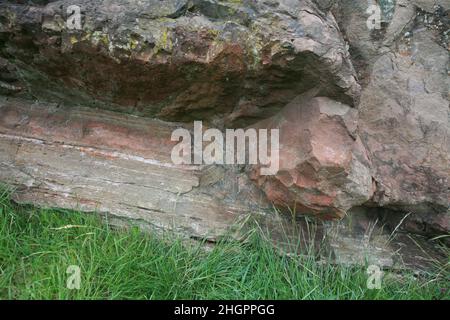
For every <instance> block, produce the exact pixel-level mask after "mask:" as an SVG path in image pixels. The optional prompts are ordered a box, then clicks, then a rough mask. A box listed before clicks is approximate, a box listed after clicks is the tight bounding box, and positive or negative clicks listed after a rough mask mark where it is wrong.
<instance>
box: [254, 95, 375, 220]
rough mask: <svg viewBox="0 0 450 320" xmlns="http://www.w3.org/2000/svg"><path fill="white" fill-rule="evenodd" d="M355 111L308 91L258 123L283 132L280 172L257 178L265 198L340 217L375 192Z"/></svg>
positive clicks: (282, 204) (303, 211) (328, 216)
mask: <svg viewBox="0 0 450 320" xmlns="http://www.w3.org/2000/svg"><path fill="white" fill-rule="evenodd" d="M357 120H358V119H357V110H356V109H353V108H350V107H349V106H347V105H344V104H342V103H339V102H335V101H333V100H331V99H329V98H324V97H316V98H311V97H310V96H309V95H308V94H306V95H303V96H300V97H298V98H297V99H295V100H293V101H292V102H291V103H289V104H288V105H287V106H286V107H285V108H284V109H283V110H282V111H281V112H280V113H279V114H278V115H277V116H275V117H274V118H271V119H269V120H267V121H265V122H263V123H259V124H258V125H259V126H261V127H263V128H269V129H273V128H277V129H279V130H280V141H281V145H280V155H279V157H280V161H279V163H280V164H279V170H278V173H277V174H276V175H274V176H261V175H260V174H259V167H256V168H255V169H254V170H253V174H252V176H253V179H254V180H255V181H256V182H257V184H258V185H259V186H260V187H261V189H262V190H264V191H265V193H266V194H267V198H268V199H269V200H270V201H272V202H274V203H276V204H278V205H280V206H284V207H286V208H295V211H297V212H298V213H304V214H308V213H314V214H316V215H318V216H319V217H321V218H323V219H330V218H342V217H343V216H344V215H345V213H346V212H347V211H348V210H349V209H351V208H352V207H355V206H359V205H362V204H364V203H365V202H367V201H368V200H369V199H370V198H371V197H372V194H373V192H374V185H373V183H372V175H371V169H370V161H369V159H368V157H367V155H366V150H365V148H364V146H363V145H362V143H361V140H360V138H359V137H358V135H357V133H356V130H357Z"/></svg>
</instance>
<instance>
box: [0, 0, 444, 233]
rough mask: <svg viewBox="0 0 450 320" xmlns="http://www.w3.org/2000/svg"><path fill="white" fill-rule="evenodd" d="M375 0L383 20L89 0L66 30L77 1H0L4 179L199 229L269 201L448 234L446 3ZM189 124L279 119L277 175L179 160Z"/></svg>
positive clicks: (30, 195)
mask: <svg viewBox="0 0 450 320" xmlns="http://www.w3.org/2000/svg"><path fill="white" fill-rule="evenodd" d="M372 4H378V5H379V6H380V8H381V9H380V10H381V11H380V12H381V16H380V19H381V22H380V29H370V28H368V24H367V21H368V19H369V18H371V15H372V13H371V12H370V11H369V12H368V11H367V9H368V5H369V3H368V2H367V1H347V0H341V1H322V0H320V1H319V0H316V1H303V0H302V1H301V0H280V1H275V0H265V1H259V0H258V1H250V0H248V1H247V0H243V1H218V0H193V1H188V0H164V1H159V0H154V1H153V0H152V1H137V0H127V1H119V0H117V1H116V0H113V1H100V0H95V1H87V0H86V1H85V0H83V1H78V3H77V4H76V5H78V6H79V7H80V9H81V12H80V13H81V21H80V22H81V28H79V29H70V28H69V27H68V26H67V24H66V22H67V19H68V18H69V17H70V14H72V13H69V14H68V13H67V8H68V7H69V6H70V5H74V3H72V1H40V2H39V1H34V2H32V1H3V2H2V3H1V4H0V95H1V99H0V159H1V161H0V168H1V170H0V180H1V181H2V182H5V183H8V184H12V185H14V186H16V187H17V188H18V189H17V190H18V191H17V193H16V199H17V200H18V201H24V202H33V203H37V204H40V205H46V206H57V207H66V208H80V209H82V210H84V211H100V212H104V213H111V214H112V215H114V216H116V217H126V218H131V219H135V220H139V221H144V222H146V223H148V224H150V225H153V226H156V227H158V228H164V229H166V228H172V229H175V230H179V231H181V232H183V233H185V234H188V235H191V236H193V237H207V238H210V239H216V238H217V237H218V236H220V235H221V234H223V233H224V232H225V230H227V229H228V228H229V227H230V226H231V225H232V224H233V223H234V222H235V221H237V220H239V219H244V218H245V217H246V216H247V214H248V213H249V212H256V213H262V214H265V213H268V212H270V208H271V205H272V204H274V205H275V206H277V207H278V208H280V209H281V210H284V211H290V212H292V213H294V214H298V215H300V214H302V215H303V214H310V215H314V216H316V217H319V218H321V219H338V218H342V217H344V216H345V215H351V214H352V212H354V211H355V210H363V211H364V210H367V211H370V212H372V211H373V210H379V211H380V212H383V214H384V213H386V214H387V215H389V214H391V213H392V212H395V211H396V212H399V213H401V214H408V216H407V219H406V220H404V221H403V225H404V226H408V228H409V229H410V230H413V231H415V232H418V233H422V234H430V233H432V234H434V233H439V234H441V233H446V232H448V231H449V225H450V223H449V221H450V218H449V217H450V212H449V206H450V158H449V155H450V114H449V102H448V101H449V91H448V89H449V84H450V83H449V76H448V65H449V55H448V51H449V44H448V31H447V30H448V28H449V25H450V24H449V11H448V10H449V7H450V5H449V3H448V1H445V0H443V1H425V0H424V1H406V0H398V1H378V2H377V1H373V3H372ZM194 120H203V121H204V123H205V125H206V126H208V127H216V128H219V129H225V128H239V127H242V128H257V129H258V128H264V129H279V130H280V163H279V171H278V173H277V174H276V175H273V176H264V175H261V172H260V169H261V167H260V166H258V165H248V166H228V165H211V166H204V165H199V166H197V165H192V166H189V165H185V166H176V165H174V164H173V162H172V160H171V158H170V152H171V149H172V147H173V146H174V144H175V142H173V141H171V140H170V135H171V132H172V131H173V130H175V129H176V128H187V129H190V128H191V126H192V121H194ZM402 216H403V215H402ZM389 220H390V219H388V218H387V219H386V221H389ZM393 220H395V221H396V222H395V223H397V222H398V220H396V219H393ZM395 223H394V224H395Z"/></svg>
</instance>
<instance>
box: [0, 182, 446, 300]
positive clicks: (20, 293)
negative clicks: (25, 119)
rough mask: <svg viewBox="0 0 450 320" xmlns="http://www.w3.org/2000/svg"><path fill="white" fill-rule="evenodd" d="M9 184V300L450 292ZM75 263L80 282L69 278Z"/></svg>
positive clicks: (2, 279)
mask: <svg viewBox="0 0 450 320" xmlns="http://www.w3.org/2000/svg"><path fill="white" fill-rule="evenodd" d="M2 190H3V189H0V299H449V292H448V289H449V283H448V281H445V279H442V278H433V277H431V278H429V279H422V280H421V279H417V278H416V277H414V276H413V275H412V274H404V275H403V276H402V277H401V278H398V277H391V278H390V279H388V278H387V277H386V278H385V279H384V280H383V284H382V288H381V289H380V290H369V289H367V286H366V281H367V274H366V269H365V268H363V267H361V268H355V267H343V266H333V265H324V264H319V263H318V262H316V261H315V259H313V258H311V257H310V256H307V255H305V256H304V257H299V258H295V259H293V258H289V257H288V256H280V254H279V253H278V252H277V251H276V250H275V249H274V248H273V246H272V245H271V244H269V243H268V241H267V240H265V237H264V236H262V235H261V233H260V232H251V233H250V234H249V237H248V239H247V241H244V242H230V241H229V242H226V241H223V242H220V243H219V244H217V245H215V246H214V247H213V249H212V250H210V251H206V250H204V247H203V246H202V244H200V243H195V244H189V243H186V242H185V241H182V240H181V239H179V238H177V237H175V236H174V235H170V234H165V235H163V236H162V237H161V236H156V235H151V234H148V233H142V232H141V231H139V229H138V228H131V229H127V230H116V229H113V228H110V227H109V226H108V225H107V224H105V223H103V222H102V221H101V220H100V218H99V217H97V216H95V215H89V214H82V213H77V212H71V211H65V210H46V209H39V208H35V207H29V206H18V205H15V204H14V203H13V202H11V201H10V199H9V192H8V191H6V190H3V191H2ZM70 265H77V266H79V267H80V269H81V286H80V289H79V290H70V289H67V287H66V281H67V278H68V274H66V270H67V268H68V267H69V266H70ZM447 280H448V279H447ZM446 290H447V291H446Z"/></svg>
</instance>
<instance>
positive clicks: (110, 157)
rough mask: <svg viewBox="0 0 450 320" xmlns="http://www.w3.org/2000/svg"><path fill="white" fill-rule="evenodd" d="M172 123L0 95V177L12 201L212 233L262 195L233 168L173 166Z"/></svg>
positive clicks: (258, 205) (261, 202)
mask: <svg viewBox="0 0 450 320" xmlns="http://www.w3.org/2000/svg"><path fill="white" fill-rule="evenodd" d="M176 127H177V126H175V125H174V124H168V123H164V122H162V121H159V120H151V119H145V118H137V117H132V116H127V115H121V114H116V113H111V112H102V113H101V114H98V113H97V112H96V111H94V110H91V109H86V108H65V107H58V106H56V105H50V106H49V105H48V104H46V105H41V104H32V105H30V104H27V103H26V102H25V103H24V102H23V101H20V100H15V99H11V100H8V101H5V100H2V101H1V102H0V181H2V182H5V183H8V184H9V185H13V186H16V187H17V190H16V193H15V197H16V199H17V200H18V201H20V202H26V203H36V204H39V205H42V206H47V207H62V208H69V209H76V210H82V211H88V212H99V213H105V214H106V213H110V214H112V217H114V218H128V219H131V220H135V221H136V222H137V223H139V224H140V225H143V226H144V227H145V226H147V227H154V228H156V229H171V230H174V231H176V232H179V233H183V234H185V235H188V236H191V237H194V238H196V237H198V238H207V239H210V240H215V239H217V238H218V237H220V236H221V235H222V234H224V233H225V232H226V231H227V230H228V229H229V228H230V226H232V225H233V224H234V223H236V222H238V221H239V220H240V219H242V218H245V216H246V214H247V213H248V212H250V211H256V212H257V210H261V209H262V208H264V207H265V206H267V202H266V201H265V199H264V198H263V197H262V195H261V194H260V192H259V190H257V189H256V188H254V187H253V186H252V185H251V184H248V183H245V181H246V180H247V178H246V175H245V174H242V173H240V172H239V171H236V170H233V168H220V167H205V166H176V165H174V164H173V163H172V162H171V159H170V154H171V148H172V146H173V145H174V144H175V142H173V141H171V140H170V138H171V133H172V131H173V129H174V128H176Z"/></svg>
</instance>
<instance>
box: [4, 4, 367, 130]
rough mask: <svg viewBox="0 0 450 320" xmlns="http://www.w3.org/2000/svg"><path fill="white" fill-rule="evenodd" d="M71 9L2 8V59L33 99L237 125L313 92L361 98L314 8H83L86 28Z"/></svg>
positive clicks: (327, 23)
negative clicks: (72, 25) (73, 23)
mask: <svg viewBox="0 0 450 320" xmlns="http://www.w3.org/2000/svg"><path fill="white" fill-rule="evenodd" d="M72 4H73V3H72V1H68V0H65V1H52V2H51V3H49V4H48V5H46V6H24V5H16V4H9V3H3V4H1V5H0V20H1V21H2V24H1V27H0V42H1V43H2V49H1V53H0V54H1V55H2V56H4V57H7V58H8V60H9V62H10V63H12V64H13V65H14V66H15V67H16V68H17V72H16V73H17V74H20V78H21V79H22V80H23V81H24V82H25V83H26V85H27V89H28V90H27V94H28V95H29V96H32V97H38V98H40V99H45V100H47V101H53V102H56V103H61V102H64V103H66V104H70V105H76V104H82V105H84V106H92V107H102V108H106V109H113V110H119V111H124V112H129V113H133V114H138V115H145V116H152V117H157V118H161V119H165V120H171V121H180V120H181V121H192V120H207V121H210V122H213V123H216V124H217V125H219V126H220V125H224V124H225V125H228V126H230V125H243V124H251V123H253V122H255V119H264V118H267V117H269V116H271V115H274V114H275V113H276V112H277V111H278V110H280V109H281V108H282V107H283V106H284V105H285V104H287V103H288V102H289V101H290V100H291V99H293V98H294V97H296V96H297V95H298V94H299V93H302V92H305V91H307V90H309V89H311V88H314V87H318V88H320V93H321V95H325V96H330V97H333V98H335V99H337V100H339V101H342V102H345V103H347V104H350V105H353V104H354V102H355V100H356V99H357V97H358V95H359V90H360V88H359V85H358V83H357V81H356V79H355V73H354V70H353V67H352V64H351V62H350V57H349V55H348V51H347V49H346V46H345V42H344V41H343V39H342V36H341V34H340V33H339V29H338V26H337V24H336V21H335V20H334V18H333V16H332V15H331V14H329V13H328V14H324V13H321V12H320V11H318V10H316V9H315V8H314V7H313V6H312V4H309V3H308V1H292V0H283V1H249V0H244V1H242V2H241V1H210V0H195V1H187V0H164V1H160V0H151V1H136V0H127V1H123V0H114V1H108V2H104V1H99V0H96V1H92V0H83V1H79V2H78V5H79V6H80V7H82V13H83V21H82V30H79V31H78V30H68V29H67V27H66V26H65V21H66V15H67V14H66V11H65V10H66V8H67V7H68V6H69V5H72ZM55 87H58V90H55Z"/></svg>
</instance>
